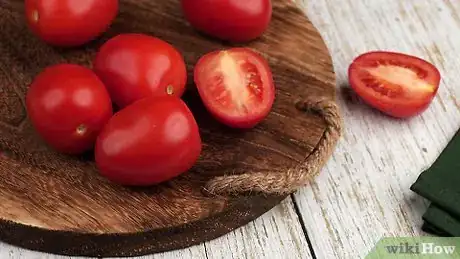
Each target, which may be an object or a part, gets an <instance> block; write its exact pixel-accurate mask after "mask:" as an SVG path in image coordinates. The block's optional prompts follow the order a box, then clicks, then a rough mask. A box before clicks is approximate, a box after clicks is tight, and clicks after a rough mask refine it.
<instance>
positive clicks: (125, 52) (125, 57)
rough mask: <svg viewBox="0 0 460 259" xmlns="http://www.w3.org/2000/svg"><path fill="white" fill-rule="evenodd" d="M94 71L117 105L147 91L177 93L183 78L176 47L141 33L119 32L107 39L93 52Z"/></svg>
mask: <svg viewBox="0 0 460 259" xmlns="http://www.w3.org/2000/svg"><path fill="white" fill-rule="evenodd" d="M94 71H95V72H96V74H98V75H99V77H100V78H101V79H102V81H103V82H104V83H105V85H106V86H107V89H108V90H109V93H110V95H111V97H112V100H113V101H114V103H116V104H117V105H118V106H119V108H123V107H125V106H127V105H129V104H131V103H133V102H134V101H137V100H139V99H142V98H144V97H148V96H151V95H153V96H164V95H173V96H177V97H180V96H182V94H183V93H184V91H185V85H186V81H187V70H186V66H185V61H184V59H183V57H182V55H181V54H180V53H179V51H178V50H177V49H175V48H174V47H173V46H172V45H170V44H169V43H167V42H165V41H163V40H161V39H158V38H155V37H152V36H148V35H145V34H135V33H128V34H120V35H118V36H115V37H114V38H112V39H110V40H109V41H107V42H106V43H105V44H104V45H103V46H102V47H101V48H100V50H99V52H98V53H97V55H96V58H95V60H94Z"/></svg>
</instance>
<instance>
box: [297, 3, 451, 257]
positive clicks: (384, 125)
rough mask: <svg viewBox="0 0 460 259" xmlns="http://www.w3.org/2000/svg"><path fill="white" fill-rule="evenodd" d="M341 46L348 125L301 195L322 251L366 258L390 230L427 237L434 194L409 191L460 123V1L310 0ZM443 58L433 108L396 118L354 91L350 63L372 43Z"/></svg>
mask: <svg viewBox="0 0 460 259" xmlns="http://www.w3.org/2000/svg"><path fill="white" fill-rule="evenodd" d="M304 7H305V10H306V13H307V14H308V17H309V18H310V19H311V20H312V22H313V24H314V25H315V26H317V27H318V29H319V31H320V33H321V34H322V36H323V37H324V39H325V41H326V44H327V46H328V48H329V50H330V52H331V55H332V57H333V61H334V67H335V71H336V74H337V81H338V82H337V83H338V88H339V89H338V92H341V93H342V94H339V96H338V98H339V101H338V103H339V105H340V107H341V108H342V109H343V115H344V120H345V124H346V127H345V128H346V130H345V133H344V137H343V138H342V139H341V142H340V143H339V145H338V148H337V149H336V152H335V154H334V155H333V157H332V158H331V159H330V160H329V163H328V165H327V166H326V167H325V168H324V169H323V172H322V174H321V175H320V176H319V177H318V178H317V179H316V180H315V181H314V182H313V183H312V186H311V188H303V189H302V190H301V191H299V192H298V193H297V194H296V195H295V201H296V202H297V203H298V204H299V207H300V211H301V214H302V218H303V220H304V222H305V227H306V229H307V231H308V234H309V237H310V240H311V241H312V245H313V248H314V251H315V253H316V255H317V258H346V259H348V258H350V259H355V258H364V257H365V255H366V254H367V253H368V251H369V250H371V249H372V248H373V246H374V245H375V244H376V242H377V241H378V240H379V239H380V238H382V237H384V236H420V235H425V233H423V232H421V230H420V228H421V224H422V219H421V216H422V214H423V213H424V211H425V208H426V206H427V202H426V201H425V200H423V199H422V198H420V197H419V196H417V195H415V194H414V193H412V192H411V191H410V190H409V187H410V185H411V184H412V183H413V182H414V181H415V180H416V178H417V176H418V175H419V174H420V172H421V171H422V170H423V169H425V168H426V167H428V166H429V165H430V164H431V163H432V162H434V160H435V159H436V157H437V156H438V155H439V153H440V152H441V150H442V149H443V148H444V147H445V146H446V144H447V143H448V141H449V139H450V138H451V137H452V136H453V135H454V133H455V132H456V131H457V130H458V128H459V126H460V114H459V113H460V106H459V105H458V104H459V101H458V100H459V98H460V88H459V87H458V81H459V73H458V71H460V60H459V59H458V58H457V56H458V53H459V51H460V36H459V34H458V31H459V30H460V19H459V17H460V16H459V14H460V2H459V1H454V0H444V1H429V0H372V1H364V0H349V1H338V0H319V1H317V0H305V1H304ZM381 49H384V50H385V49H386V50H393V51H399V52H405V53H408V54H412V55H416V56H419V57H422V58H425V59H427V60H429V61H431V62H433V63H434V64H435V65H436V66H437V67H438V68H439V69H440V71H441V74H442V84H441V87H440V90H439V93H438V95H437V97H436V98H435V100H434V102H433V103H432V105H431V106H430V108H429V109H428V110H427V111H426V112H425V113H423V114H422V115H420V116H418V117H415V118H413V119H409V120H394V119H390V118H388V117H386V116H384V115H382V114H380V113H379V112H376V111H375V110H373V109H370V108H369V107H368V106H366V105H365V104H363V103H362V102H361V101H360V100H359V99H358V98H356V96H354V95H353V94H352V93H351V92H350V91H349V87H348V83H347V75H346V72H347V68H348V65H349V64H350V62H351V61H352V59H353V58H354V57H356V56H357V55H359V54H361V53H363V52H366V51H369V50H381Z"/></svg>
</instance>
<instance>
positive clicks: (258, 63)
mask: <svg viewBox="0 0 460 259" xmlns="http://www.w3.org/2000/svg"><path fill="white" fill-rule="evenodd" d="M194 81H195V84H196V86H197V88H198V92H199V94H200V96H201V99H202V100H203V103H204V105H205V106H206V108H207V109H208V110H209V112H210V113H211V114H212V115H214V117H215V118H216V119H217V120H218V121H220V122H221V123H223V124H226V125H227V126H230V127H234V128H252V127H254V126H255V125H257V124H258V123H259V122H261V121H262V120H263V119H264V118H265V117H266V116H267V115H268V113H269V112H270V110H271V108H272V105H273V102H274V98H275V87H274V83H273V76H272V72H271V69H270V67H269V65H268V62H267V61H266V60H265V59H264V58H263V57H262V56H261V55H260V54H258V53H256V52H255V51H253V50H251V49H248V48H231V49H226V50H219V51H214V52H210V53H208V54H206V55H204V56H203V57H201V58H200V60H198V62H197V64H196V66H195V71H194Z"/></svg>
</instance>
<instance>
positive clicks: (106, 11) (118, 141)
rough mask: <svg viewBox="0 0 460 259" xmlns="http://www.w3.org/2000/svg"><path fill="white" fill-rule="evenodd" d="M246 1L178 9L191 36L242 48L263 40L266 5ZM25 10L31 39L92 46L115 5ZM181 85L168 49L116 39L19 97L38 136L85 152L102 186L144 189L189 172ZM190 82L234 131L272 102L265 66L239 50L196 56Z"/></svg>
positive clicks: (178, 65) (91, 2)
mask: <svg viewBox="0 0 460 259" xmlns="http://www.w3.org/2000/svg"><path fill="white" fill-rule="evenodd" d="M253 2H254V3H253V4H251V5H247V4H246V3H244V2H241V1H210V0H204V1H196V0H183V1H182V5H181V7H182V10H183V13H184V16H185V17H186V19H187V21H189V22H190V24H191V25H192V26H193V27H194V28H196V29H197V30H199V31H201V32H203V33H206V34H208V35H209V36H212V37H215V38H216V39H223V40H227V41H235V42H244V41H249V40H254V39H256V38H257V37H259V36H260V35H261V34H263V32H264V31H265V30H266V28H267V27H268V24H269V22H270V19H271V12H272V6H271V2H270V0H256V1H253ZM256 2H257V3H256ZM25 5H26V11H25V17H26V22H27V24H28V26H29V28H30V29H31V31H32V32H33V33H34V34H35V35H36V36H37V37H39V38H40V39H42V40H43V41H44V42H46V43H47V44H50V45H53V46H60V47H75V46H81V45H83V44H86V43H88V42H90V41H92V40H94V39H95V38H97V37H98V36H100V35H101V34H103V33H104V32H105V31H106V30H107V29H108V27H109V26H110V25H111V23H112V22H113V21H114V19H115V18H116V16H117V13H118V9H119V3H118V0H104V1H101V0H85V1H74V0H59V1H51V0H25ZM101 10H103V11H101ZM236 13H238V15H239V17H240V19H234V18H235V14H236ZM187 80H188V79H187V70H186V64H185V61H184V58H183V56H182V54H181V53H180V51H179V50H178V49H176V48H175V47H174V46H173V45H171V44H169V43H168V42H166V41H164V40H162V39H159V38H157V37H154V36H153V35H146V34H139V33H122V34H118V35H116V36H114V37H113V38H111V39H109V40H108V41H106V42H105V43H104V44H103V45H102V46H101V47H100V49H99V50H98V51H97V54H96V55H95V57H94V60H93V62H92V68H88V67H84V66H81V65H76V64H70V63H61V64H54V65H51V66H49V67H47V68H45V69H44V70H43V71H41V72H40V73H39V74H38V75H36V77H35V78H34V80H33V81H32V83H31V85H30V87H29V89H28V92H27V96H26V107H27V112H28V115H29V118H30V120H31V122H32V124H33V125H34V128H35V129H36V131H37V132H38V134H39V135H40V136H41V137H42V138H43V139H44V140H45V142H46V143H47V144H48V145H50V146H51V147H52V148H54V149H55V150H57V151H59V152H62V153H66V154H71V155H76V154H81V153H84V152H87V151H93V152H94V156H95V162H96V165H97V167H98V168H99V171H100V173H101V174H102V175H103V176H105V177H106V178H108V179H109V180H111V181H113V182H116V183H119V184H123V185H139V186H145V185H153V184H157V183H160V182H163V181H167V180H169V179H171V178H174V177H176V176H178V175H180V174H182V173H184V172H186V171H187V170H189V169H190V168H191V167H192V166H193V165H194V164H195V163H196V161H197V160H198V159H199V156H200V153H201V150H202V140H201V137H200V133H199V127H198V125H197V122H196V120H195V118H194V115H193V113H192V112H191V110H190V109H189V107H188V106H187V105H186V103H185V102H184V101H183V100H182V99H181V98H182V96H183V94H184V92H185V89H186V84H187ZM194 83H195V85H196V88H197V90H198V93H199V96H200V97H201V99H202V101H203V103H204V106H205V107H206V108H207V110H208V111H209V112H210V114H212V115H213V116H214V118H215V119H216V120H218V121H220V122H221V123H223V124H225V125H227V126H229V127H234V128H239V129H248V128H252V127H254V126H255V125H257V124H258V123H259V122H261V121H262V120H263V119H264V118H265V117H266V116H267V115H268V113H269V112H270V110H271V107H272V104H273V102H274V98H275V89H274V85H273V78H272V72H271V70H270V67H269V65H268V63H267V61H266V60H265V59H264V58H263V57H262V56H261V55H259V54H258V53H256V52H255V51H253V50H250V49H248V48H244V47H240V48H229V49H222V50H219V51H213V52H210V53H208V54H205V55H203V56H202V57H201V58H200V59H199V60H198V62H197V63H196V64H195V66H194Z"/></svg>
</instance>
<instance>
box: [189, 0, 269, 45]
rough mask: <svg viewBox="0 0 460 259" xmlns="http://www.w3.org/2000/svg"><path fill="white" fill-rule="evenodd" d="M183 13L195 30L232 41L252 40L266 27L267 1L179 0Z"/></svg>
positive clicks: (267, 15)
mask: <svg viewBox="0 0 460 259" xmlns="http://www.w3.org/2000/svg"><path fill="white" fill-rule="evenodd" d="M182 11H183V14H184V16H185V18H186V20H188V22H189V23H190V25H192V26H193V27H194V28H195V29H197V30H199V31H201V32H203V33H206V34H208V35H211V36H214V37H216V38H219V39H222V40H228V41H234V42H245V41H250V40H253V39H255V38H257V37H259V36H260V35H262V34H263V33H264V32H265V30H266V29H267V28H268V26H269V23H270V20H271V17H272V3H271V0H251V1H241V0H182Z"/></svg>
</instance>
